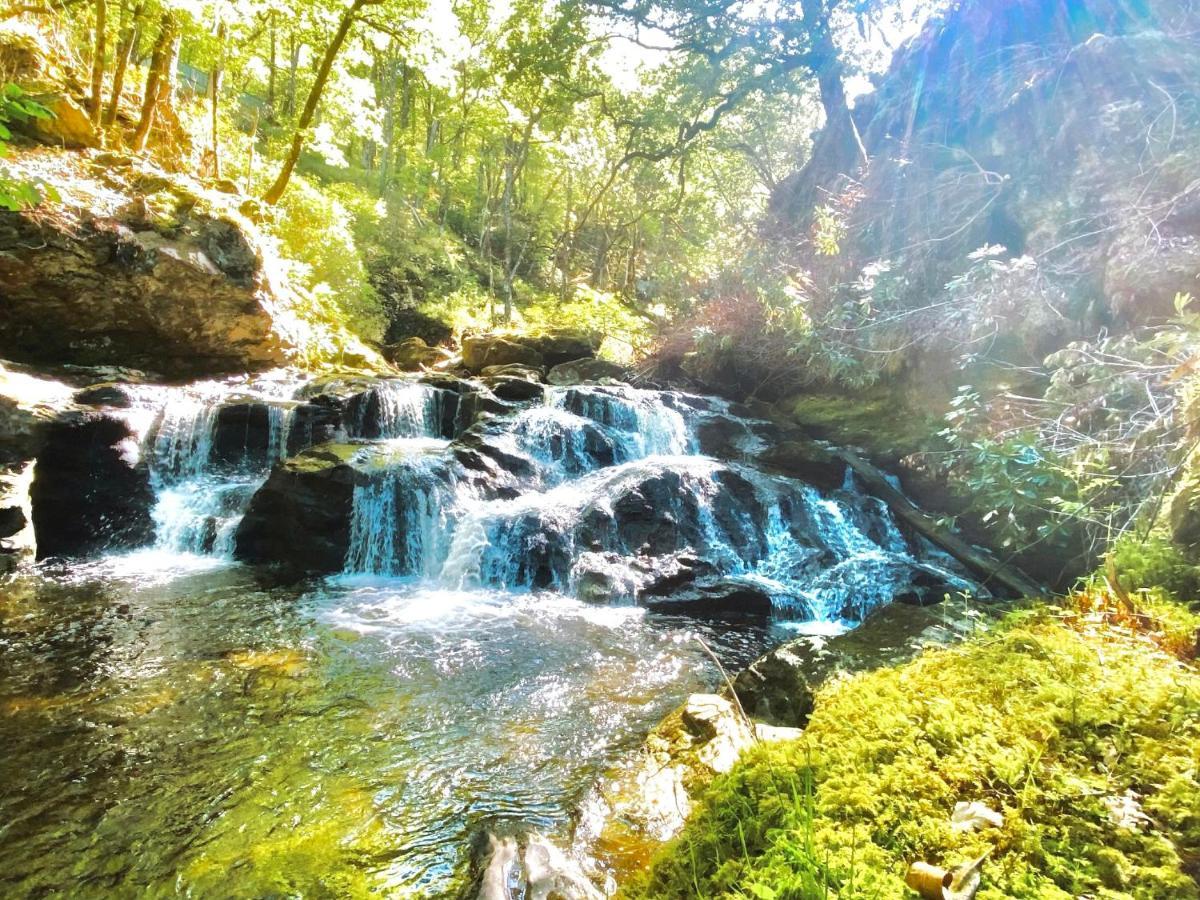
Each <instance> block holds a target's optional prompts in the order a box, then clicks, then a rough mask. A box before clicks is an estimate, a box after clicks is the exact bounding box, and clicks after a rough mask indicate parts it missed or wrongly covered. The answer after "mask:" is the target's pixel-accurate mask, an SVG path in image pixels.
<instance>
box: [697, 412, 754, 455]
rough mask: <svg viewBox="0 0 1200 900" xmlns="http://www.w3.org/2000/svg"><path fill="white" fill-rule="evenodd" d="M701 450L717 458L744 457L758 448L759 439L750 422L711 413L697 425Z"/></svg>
mask: <svg viewBox="0 0 1200 900" xmlns="http://www.w3.org/2000/svg"><path fill="white" fill-rule="evenodd" d="M696 441H697V443H698V444H699V445H700V452H701V453H703V454H704V455H705V456H712V457H715V458H717V459H743V458H745V457H746V456H747V454H748V453H750V452H751V451H753V450H754V449H756V445H757V443H758V442H757V441H756V438H755V434H754V432H753V431H752V430H751V428H750V425H749V423H747V422H746V421H745V420H744V419H738V418H734V417H733V416H727V415H711V416H705V418H704V419H703V420H702V421H701V422H700V423H699V424H698V425H697V426H696Z"/></svg>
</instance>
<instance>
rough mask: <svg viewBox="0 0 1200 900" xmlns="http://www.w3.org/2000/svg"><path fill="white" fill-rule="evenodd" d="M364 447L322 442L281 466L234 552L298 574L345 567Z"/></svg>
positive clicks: (255, 503)
mask: <svg viewBox="0 0 1200 900" xmlns="http://www.w3.org/2000/svg"><path fill="white" fill-rule="evenodd" d="M359 449H360V448H359V447H357V446H355V445H351V444H322V445H320V446H318V447H313V448H310V449H308V450H305V451H304V452H302V453H301V454H300V455H299V456H296V457H294V458H293V459H290V460H288V461H287V462H286V463H284V464H283V465H280V466H276V467H275V469H274V470H273V471H272V472H271V476H270V477H269V478H268V479H267V482H266V484H264V485H263V486H262V487H261V488H259V490H258V492H257V493H256V494H255V495H254V498H253V499H252V500H251V501H250V506H249V508H248V509H247V510H246V515H245V516H244V517H243V519H242V521H241V524H240V525H239V526H238V530H237V536H236V545H235V550H234V555H235V556H236V557H237V558H238V559H239V560H242V561H243V562H248V563H257V564H264V563H266V564H274V565H278V566H280V567H282V568H283V569H285V570H286V571H289V572H293V573H296V574H310V573H311V574H324V573H330V572H339V571H341V570H342V568H343V566H344V565H345V561H346V552H347V550H348V549H349V546H350V519H351V513H352V510H353V503H354V486H355V484H358V483H361V482H362V481H363V480H364V478H365V476H364V475H363V474H362V473H360V472H358V471H357V470H356V469H355V468H354V467H353V466H352V465H351V460H352V458H353V457H354V455H355V454H356V453H357V452H358V450H359Z"/></svg>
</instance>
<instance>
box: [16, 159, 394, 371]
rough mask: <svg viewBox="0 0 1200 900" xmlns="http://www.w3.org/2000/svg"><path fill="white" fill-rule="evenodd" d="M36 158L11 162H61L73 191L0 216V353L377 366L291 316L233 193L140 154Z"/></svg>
mask: <svg viewBox="0 0 1200 900" xmlns="http://www.w3.org/2000/svg"><path fill="white" fill-rule="evenodd" d="M45 156H46V154H45V153H43V154H42V156H41V157H38V156H37V154H23V155H18V154H14V155H13V157H12V158H11V159H10V160H8V161H6V165H8V167H9V169H10V173H9V174H10V175H11V176H12V177H14V178H34V177H49V176H47V175H46V174H45V173H46V172H47V171H50V172H58V171H59V170H60V169H62V170H64V172H69V179H68V176H67V174H62V175H61V176H55V177H61V178H62V179H63V191H64V193H66V192H67V190H68V188H69V192H70V195H71V196H72V197H73V198H75V202H74V203H72V204H71V205H61V206H58V207H55V209H54V210H53V212H54V214H53V215H47V214H46V210H45V209H39V210H24V211H20V212H15V213H9V214H6V216H5V217H4V218H3V219H2V220H0V246H3V247H4V248H6V250H7V252H5V253H3V254H0V283H3V284H4V303H3V304H0V354H3V355H7V356H9V357H10V358H12V359H15V360H17V361H19V362H26V363H31V364H35V365H60V364H63V363H70V364H74V365H84V366H96V365H109V364H120V365H125V366H133V367H137V368H141V369H146V370H149V371H152V372H155V373H158V374H159V375H160V376H165V377H167V378H170V379H186V378H194V377H207V376H212V375H218V374H228V373H243V372H247V371H256V370H261V369H265V368H270V367H273V366H279V365H284V364H287V363H289V362H290V361H292V360H294V359H298V358H299V357H300V356H301V355H302V354H303V353H305V352H308V351H309V350H310V349H311V348H313V347H326V348H335V349H330V350H328V351H327V352H328V353H330V354H337V355H339V356H340V357H342V358H343V359H344V362H345V364H346V365H361V366H364V367H365V366H372V367H378V368H382V367H383V365H384V364H383V361H382V359H380V358H379V357H378V356H376V355H375V354H374V353H373V351H371V350H370V349H368V348H367V347H365V346H364V345H363V344H362V343H361V341H358V340H357V339H356V338H354V337H353V336H352V335H350V334H349V333H347V332H345V331H342V330H340V327H339V326H337V325H334V324H314V323H312V322H311V321H309V320H306V319H304V318H303V317H302V316H299V315H297V312H298V310H299V309H300V308H302V307H303V305H304V304H305V303H306V300H305V299H304V298H303V297H302V295H301V294H300V293H299V292H298V289H297V288H294V287H293V286H291V285H290V284H288V283H287V282H286V281H284V280H283V279H282V278H280V277H279V276H278V275H277V274H275V268H276V267H272V266H269V265H266V264H265V262H264V259H265V257H264V254H268V253H270V252H272V251H271V250H269V247H270V243H269V242H268V241H266V239H265V238H264V237H263V236H262V235H261V234H260V233H259V232H258V230H257V229H256V228H255V227H254V226H253V225H252V224H251V223H250V222H249V221H247V220H246V219H244V218H243V217H242V216H241V215H240V214H239V213H237V212H236V211H235V210H233V209H232V208H230V207H229V206H228V205H227V204H229V203H230V202H231V201H230V200H229V198H227V197H225V196H224V195H221V194H217V193H216V192H212V191H207V192H206V191H205V190H204V189H203V188H202V187H201V186H199V185H198V184H195V183H193V182H190V181H189V180H188V179H186V178H185V177H184V176H168V175H167V174H165V173H159V172H157V170H153V169H151V168H149V164H147V163H144V162H139V163H137V168H135V169H133V170H130V171H128V172H127V171H125V170H122V169H108V170H105V171H104V172H103V173H102V174H96V173H92V172H89V171H88V170H87V169H84V168H82V167H78V166H75V167H72V166H71V165H70V159H71V158H70V157H69V156H66V155H64V156H63V157H62V159H63V162H62V164H61V165H59V164H57V163H56V161H55V160H54V159H52V160H50V161H49V162H43V164H41V165H39V159H42V158H43V157H45ZM154 178H157V179H158V180H160V181H162V182H163V183H164V184H165V185H166V187H165V188H163V189H161V190H159V191H158V192H157V193H156V194H155V195H154V196H153V202H150V201H148V200H146V199H145V197H144V196H143V195H142V194H141V193H139V191H140V190H141V188H139V187H138V184H140V182H142V181H145V180H147V179H151V180H153V179H154ZM68 180H69V185H68V184H67V181H68ZM51 184H53V182H51ZM310 361H311V358H310Z"/></svg>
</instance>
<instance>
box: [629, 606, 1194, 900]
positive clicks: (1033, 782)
mask: <svg viewBox="0 0 1200 900" xmlns="http://www.w3.org/2000/svg"><path fill="white" fill-rule="evenodd" d="M1140 597H1141V601H1140V606H1141V608H1140V611H1139V612H1138V614H1137V615H1133V614H1131V613H1130V612H1129V610H1127V609H1125V608H1124V607H1123V606H1122V605H1121V604H1119V603H1117V602H1115V601H1114V600H1113V599H1112V598H1110V597H1109V596H1108V595H1107V594H1105V593H1103V592H1100V591H1089V592H1086V593H1081V594H1080V595H1078V596H1077V597H1075V598H1073V601H1072V602H1071V603H1070V604H1069V607H1068V608H1067V609H1066V610H1055V611H1051V610H1049V609H1044V608H1042V609H1038V610H1034V611H1026V612H1023V613H1018V614H1014V615H1013V616H1012V617H1010V618H1009V619H1008V620H1006V622H1004V623H1003V624H1002V625H1000V626H998V627H997V628H996V629H995V630H993V631H992V632H991V633H989V634H985V635H983V636H982V637H978V638H976V639H973V640H971V641H970V642H968V643H966V644H964V645H961V646H959V647H956V648H951V649H944V650H931V651H929V652H927V653H925V654H924V655H922V656H921V657H919V658H918V659H916V660H914V661H913V662H911V663H909V664H907V665H904V666H901V667H898V668H894V669H883V670H879V671H875V672H871V673H866V674H862V675H858V676H856V677H853V678H850V679H846V680H842V681H839V682H835V683H833V684H830V685H827V686H826V687H825V688H824V689H823V690H822V691H820V693H819V695H818V698H817V705H816V711H815V712H814V715H813V717H812V720H811V722H810V724H809V726H808V728H807V730H806V731H805V734H804V736H803V738H801V739H800V740H797V741H792V742H786V743H772V744H764V745H759V746H758V747H757V748H755V749H754V750H753V751H751V752H750V753H748V754H747V755H746V756H745V757H743V760H742V762H741V763H740V764H739V765H738V766H737V767H736V768H735V769H734V770H733V771H732V772H731V773H730V774H729V775H728V776H725V777H723V778H721V779H719V780H718V781H716V782H715V783H714V784H713V785H712V786H711V788H710V789H709V791H708V793H707V794H706V796H705V797H704V799H703V801H702V803H701V804H700V807H699V809H698V811H697V813H696V814H695V815H694V817H693V818H692V820H691V821H690V823H689V825H688V827H687V828H686V830H685V831H684V833H683V835H682V836H681V837H680V839H679V840H678V841H677V842H675V843H674V844H673V845H670V846H669V847H667V848H666V849H665V850H664V852H663V853H662V854H661V855H660V856H659V857H658V858H657V859H656V860H655V862H654V863H653V865H652V867H651V870H650V871H649V872H648V873H647V874H646V875H644V876H643V877H642V878H641V880H639V881H636V882H635V883H634V884H632V885H631V886H630V887H629V888H628V890H627V895H628V896H629V897H654V898H662V897H684V896H687V897H697V898H704V897H722V898H756V900H772V898H779V900H784V898H804V900H808V898H824V897H839V898H848V897H856V898H857V897H864V898H865V897H873V898H881V900H884V898H901V897H910V896H912V895H911V894H910V893H909V892H908V890H907V889H906V888H905V886H904V874H905V872H906V871H907V869H908V866H909V864H910V863H912V862H913V861H917V860H923V861H927V862H930V863H934V864H938V865H947V866H953V865H956V864H958V863H960V862H963V861H967V860H970V859H973V858H975V857H978V856H980V855H982V854H984V853H989V854H990V855H989V857H988V859H987V861H986V862H985V864H984V880H983V887H982V889H981V890H980V893H979V897H980V898H986V900H1000V898H1003V897H1031V898H1067V897H1079V896H1090V897H1097V898H1101V897H1102V898H1125V897H1146V898H1151V897H1153V898H1180V900H1183V898H1196V897H1200V884H1198V879H1200V672H1197V670H1196V668H1195V665H1194V663H1193V662H1190V661H1184V660H1181V659H1180V657H1179V656H1176V655H1174V654H1172V653H1171V652H1168V649H1170V650H1176V651H1180V652H1183V653H1185V654H1186V653H1187V644H1186V641H1183V640H1180V635H1183V634H1186V633H1189V631H1188V629H1190V634H1191V635H1192V637H1193V640H1194V637H1195V634H1196V628H1197V625H1198V623H1200V617H1198V616H1196V615H1193V614H1190V613H1188V612H1187V611H1186V610H1184V609H1183V607H1180V606H1178V605H1171V604H1170V603H1169V601H1167V600H1165V599H1164V598H1162V597H1161V596H1159V597H1150V596H1149V595H1140ZM1167 609H1170V610H1172V614H1171V615H1172V617H1171V619H1170V621H1165V620H1164V619H1163V618H1161V617H1158V616H1155V615H1154V614H1153V612H1154V611H1155V610H1157V611H1159V612H1162V611H1165V610H1167ZM1194 650H1195V647H1194V644H1193V645H1192V647H1191V652H1193V653H1194ZM960 801H966V802H971V801H980V802H982V803H985V804H987V805H988V806H989V807H991V808H992V809H994V810H996V811H998V812H1000V813H1002V815H1003V820H1004V824H1003V826H1002V827H999V828H985V829H984V830H981V831H974V832H972V831H956V830H955V829H954V828H953V827H952V824H951V814H952V813H953V811H954V806H955V804H956V803H957V802H960Z"/></svg>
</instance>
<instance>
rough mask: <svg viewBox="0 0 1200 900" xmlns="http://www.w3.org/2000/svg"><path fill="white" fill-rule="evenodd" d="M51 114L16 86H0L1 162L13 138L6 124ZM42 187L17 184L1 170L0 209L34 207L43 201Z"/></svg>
mask: <svg viewBox="0 0 1200 900" xmlns="http://www.w3.org/2000/svg"><path fill="white" fill-rule="evenodd" d="M51 115H52V113H51V112H50V110H48V109H46V107H44V106H43V105H42V104H40V103H38V102H37V101H36V100H35V99H33V98H32V97H30V96H29V95H28V94H26V93H25V91H23V90H22V89H21V88H20V87H18V86H17V85H15V84H0V159H3V158H4V156H5V155H6V154H7V144H8V141H9V140H10V139H11V138H12V132H11V131H10V130H9V125H11V124H12V123H14V122H27V121H29V120H30V119H48V118H50V117H51ZM43 190H44V189H43V188H40V187H39V186H38V185H36V184H34V183H32V182H29V181H17V180H16V179H13V178H11V177H9V176H8V174H7V173H5V171H4V169H3V167H0V209H7V210H10V211H16V210H19V209H24V208H25V207H28V206H37V204H39V203H40V202H41V201H42V194H43Z"/></svg>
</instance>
